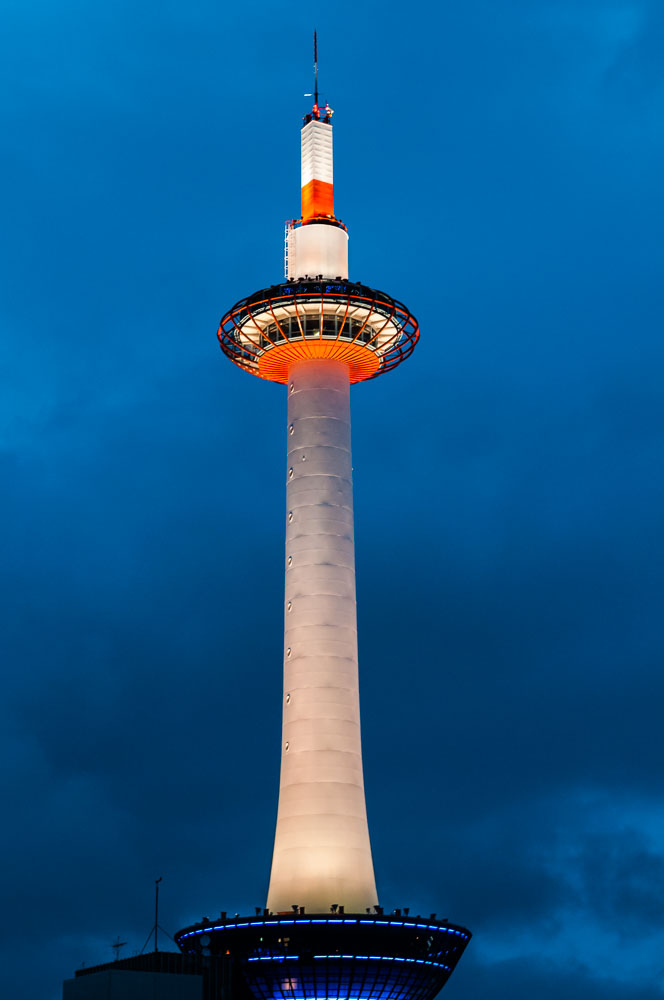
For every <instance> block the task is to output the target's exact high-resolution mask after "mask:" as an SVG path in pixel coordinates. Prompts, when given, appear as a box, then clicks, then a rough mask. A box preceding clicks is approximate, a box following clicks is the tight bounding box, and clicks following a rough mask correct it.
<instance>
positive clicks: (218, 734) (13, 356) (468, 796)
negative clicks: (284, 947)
mask: <svg viewBox="0 0 664 1000" xmlns="http://www.w3.org/2000/svg"><path fill="white" fill-rule="evenodd" d="M3 15H4V16H3V20H4V22H5V25H4V29H3V31H2V33H1V36H0V84H1V87H2V93H3V100H2V101H1V102H0V116H1V118H0V136H1V138H0V149H1V160H0V172H1V181H2V191H3V195H4V197H3V203H4V205H3V212H2V230H3V237H4V238H3V239H2V241H1V242H0V257H1V259H0V293H1V294H0V314H1V319H2V326H3V328H4V336H3V338H2V346H3V357H2V382H3V391H2V394H1V396H0V414H1V417H2V422H1V429H2V441H1V450H0V462H1V463H2V490H1V491H0V505H1V510H2V523H3V525H4V529H5V530H4V532H3V535H4V540H3V557H2V561H1V563H0V580H1V589H2V593H1V599H2V607H3V609H4V614H3V621H4V624H3V627H2V638H1V640H0V641H1V643H2V648H1V650H0V653H1V658H2V666H3V677H4V680H3V698H2V705H1V707H0V743H1V745H2V755H3V761H4V764H3V767H2V793H1V801H2V803H3V815H4V818H3V821H2V824H0V853H1V856H2V859H3V866H2V867H3V875H2V882H3V883H4V885H3V889H2V901H3V903H2V916H1V918H0V919H1V928H2V934H1V936H0V945H1V948H2V951H3V953H4V954H3V957H2V970H3V971H2V983H3V985H2V991H3V993H7V995H10V994H11V996H12V998H13V1000H35V998H41V1000H56V998H57V997H58V996H59V990H60V982H61V980H62V979H63V978H64V977H66V976H68V975H71V974H72V973H73V971H74V969H75V968H76V967H77V966H78V965H80V964H81V963H82V962H84V961H85V962H86V963H87V964H91V963H96V962H99V961H105V960H108V959H110V958H111V957H112V953H111V949H110V944H111V942H112V941H113V940H114V939H115V938H116V936H117V935H121V937H122V940H127V941H128V942H129V944H128V946H127V949H126V952H127V953H131V952H132V951H136V950H138V949H140V947H141V946H142V944H143V942H144V940H145V937H146V936H147V932H148V930H149V928H150V925H151V922H152V911H151V907H152V891H153V879H154V878H156V877H157V876H159V875H161V876H163V878H164V882H163V892H162V901H163V907H162V920H161V922H162V924H163V925H164V926H165V927H166V928H167V929H168V930H170V931H171V932H173V931H174V930H175V929H177V928H178V927H180V926H183V925H185V924H187V923H189V922H191V921H192V920H195V919H199V918H200V917H201V916H202V915H203V914H209V915H213V914H215V913H218V912H219V910H220V909H222V908H223V909H227V910H229V911H231V912H234V911H235V910H238V911H240V912H251V908H252V907H253V906H254V905H259V904H262V903H263V901H264V898H265V893H266V888H267V879H268V874H269V862H270V854H271V845H272V837H273V831H274V820H275V815H276V803H277V785H278V767H279V760H278V755H279V747H280V735H279V726H280V708H279V705H280V688H281V679H280V670H281V656H282V650H281V630H282V586H283V582H282V578H281V572H282V566H283V558H282V555H283V548H282V546H283V523H284V522H283V511H282V506H283V501H284V493H285V489H284V465H283V455H284V448H285V441H284V424H285V398H284V393H283V390H282V388H281V387H278V386H275V385H271V384H266V383H263V382H261V381H259V380H258V379H254V378H252V377H250V376H248V375H245V374H244V373H241V372H240V371H238V370H236V369H234V368H233V367H232V366H231V365H230V364H229V363H228V362H227V361H226V360H225V359H224V358H223V356H222V355H221V353H220V352H219V350H218V348H217V344H216V338H215V330H216V326H217V323H218V320H219V316H220V315H221V313H222V312H223V311H224V310H225V309H226V308H227V307H228V306H230V305H231V304H232V303H233V302H234V301H235V300H236V299H238V298H240V297H242V296H243V295H245V294H248V293H250V292H251V291H253V290H254V289H256V288H258V287H262V286H264V285H266V284H269V283H272V282H274V281H278V280H280V277H281V274H282V252H283V222H284V220H285V219H286V218H290V217H293V216H294V215H296V214H297V212H298V206H299V127H300V121H301V119H300V115H301V114H302V113H304V112H305V111H306V110H307V107H308V104H309V103H310V102H308V101H307V100H306V99H305V98H303V97H302V94H303V93H304V92H305V91H308V90H310V87H311V77H310V69H311V54H310V45H311V32H312V30H313V28H314V27H317V28H318V31H319V38H320V59H321V88H322V92H323V96H324V97H325V98H327V99H328V100H329V101H330V103H331V105H332V106H333V107H334V108H335V111H336V115H335V119H334V121H335V151H336V160H335V175H336V176H335V203H336V208H337V211H338V213H339V214H340V215H341V217H342V218H343V219H344V221H345V222H346V223H347V224H348V226H349V229H350V233H351V243H350V253H351V276H352V277H353V278H355V279H356V280H362V281H364V282H365V283H366V284H369V285H373V286H375V287H378V288H382V289H385V290H386V291H388V292H390V293H392V294H393V295H395V296H397V297H398V298H400V299H402V300H403V301H405V302H406V303H407V304H408V305H409V306H410V307H411V308H412V309H413V311H414V312H415V314H416V315H417V316H418V319H419V320H420V324H421V329H422V339H421V342H420V344H419V346H418V348H417V350H416V351H415V354H414V355H413V357H412V358H411V360H410V361H409V362H408V363H407V364H406V365H404V366H402V368H400V369H399V370H398V371H397V372H395V373H393V374H391V375H389V376H387V377H385V378H381V379H378V380H376V381H374V382H372V383H368V384H366V385H361V386H358V387H357V388H356V389H355V390H354V392H353V421H354V465H355V476H356V480H355V489H356V534H357V558H358V566H357V570H358V588H359V590H358V596H359V626H360V658H361V683H362V699H363V726H364V747H365V772H366V774H365V776H366V784H367V795H368V806H369V817H370V824H371V830H372V838H373V845H374V854H375V862H376V870H377V877H378V883H379V892H380V894H381V898H382V902H383V903H384V905H385V906H387V907H392V906H400V905H410V907H411V909H412V910H413V911H414V912H419V911H421V912H423V913H424V912H426V913H429V912H430V911H433V910H436V911H437V912H438V914H439V915H441V916H442V915H444V916H448V917H449V918H450V919H452V920H456V921H458V922H460V923H464V924H466V925H467V926H469V927H470V928H471V929H472V930H473V931H474V932H475V938H474V940H473V942H472V945H471V946H470V948H469V950H468V952H467V954H466V956H465V957H464V959H463V961H462V963H461V965H460V966H459V969H458V970H457V972H456V973H455V976H454V977H453V979H452V980H451V982H450V984H449V985H448V986H447V987H446V994H445V995H446V996H447V997H448V998H449V1000H454V998H456V1000H477V998H479V997H481V998H483V1000H533V998H537V1000H549V998H550V997H551V998H553V997H559V996H566V997H570V998H574V1000H599V998H600V997H601V998H602V1000H656V998H661V997H662V981H663V972H664V959H662V936H663V934H664V843H663V838H664V802H663V799H662V792H663V784H664V779H663V775H664V737H663V734H662V730H663V725H662V719H663V709H664V676H663V673H662V662H663V659H664V639H663V635H662V606H663V597H664V594H663V591H664V551H663V550H664V546H663V544H662V526H663V525H662V522H663V510H664V472H663V467H662V452H663V445H664V407H663V406H662V395H661V385H662V367H663V361H664V347H663V345H662V314H663V308H662V307H663V298H664V295H663V291H662V288H663V285H662V270H663V265H664V259H663V258H664V252H663V249H662V231H663V223H664V197H663V193H662V192H663V188H662V176H663V175H664V130H663V127H662V121H663V120H664V116H663V112H664V5H662V3H661V2H659V0H652V2H648V0H504V2H496V0H465V2H464V3H458V2H455V3H452V2H449V0H444V2H443V3H439V4H437V5H435V6H434V5H433V4H431V5H429V4H425V3H422V2H421V0H415V2H414V3H409V4H398V5H397V4H395V3H392V2H391V0H387V2H385V3H380V4H379V3H365V2H362V0H360V2H354V3H350V2H345V0H344V2H338V3H334V4H332V5H331V6H329V7H328V8H327V9H326V10H319V11H318V12H317V13H315V15H314V13H312V12H311V11H309V10H307V9H306V8H304V7H301V6H300V7H297V6H295V7H293V6H288V5H282V4H271V3H255V2H254V3H247V4H237V5H233V6H232V9H230V10H229V9H228V6H227V5H224V4H223V3H218V2H217V3H212V2H211V0H195V2H190V3H188V4H178V3H173V2H165V3H164V2H162V3H160V4H157V3H154V2H153V0H132V2H131V3H130V2H128V0H116V2H114V3H112V4H106V5H102V4H91V3H89V2H88V0H78V2H74V0H62V2H59V3H55V2H54V0H50V2H38V0H21V2H20V0H5V4H4V7H3Z"/></svg>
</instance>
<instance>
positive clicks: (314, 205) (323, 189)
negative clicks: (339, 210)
mask: <svg viewBox="0 0 664 1000" xmlns="http://www.w3.org/2000/svg"><path fill="white" fill-rule="evenodd" d="M320 215H331V216H334V202H333V198H332V185H331V184H328V182H327V181H309V183H308V184H305V185H304V187H303V188H302V218H303V220H304V221H305V222H306V221H307V219H315V218H316V217H317V216H320Z"/></svg>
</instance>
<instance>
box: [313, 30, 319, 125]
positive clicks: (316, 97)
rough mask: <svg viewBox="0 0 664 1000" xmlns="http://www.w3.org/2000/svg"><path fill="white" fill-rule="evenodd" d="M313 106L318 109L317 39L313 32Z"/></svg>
mask: <svg viewBox="0 0 664 1000" xmlns="http://www.w3.org/2000/svg"><path fill="white" fill-rule="evenodd" d="M314 104H315V106H316V107H318V39H317V38H316V32H315V31H314Z"/></svg>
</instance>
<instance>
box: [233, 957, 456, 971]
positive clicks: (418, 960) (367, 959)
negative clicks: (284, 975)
mask: <svg viewBox="0 0 664 1000" xmlns="http://www.w3.org/2000/svg"><path fill="white" fill-rule="evenodd" d="M286 957H287V958H290V957H291V956H290V955H288V956H286ZM333 958H336V959H340V958H343V959H357V961H359V962H408V963H411V964H414V965H434V966H436V968H438V969H447V970H448V971H449V968H450V967H449V965H445V963H444V962H434V961H432V960H431V959H427V958H403V957H401V956H400V955H314V960H316V961H319V960H325V961H329V959H333ZM249 961H250V962H256V961H259V960H258V959H255V958H250V959H249ZM260 961H267V960H266V959H260Z"/></svg>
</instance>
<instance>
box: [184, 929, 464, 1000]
mask: <svg viewBox="0 0 664 1000" xmlns="http://www.w3.org/2000/svg"><path fill="white" fill-rule="evenodd" d="M470 937H471V935H470V931H468V930H466V929H465V928H463V927H458V926H455V925H453V924H450V923H447V922H445V921H436V920H423V919H422V918H420V917H411V918H403V917H388V916H380V917H379V916H376V917H375V918H374V917H370V916H366V917H365V916H359V915H353V916H350V915H344V916H342V917H334V916H318V915H311V916H309V915H306V916H305V915H297V916H295V915H293V916H283V917H281V916H272V915H270V916H265V917H261V918H238V919H235V920H228V919H225V920H221V921H217V922H214V921H212V922H209V923H203V924H197V925H195V926H193V927H187V928H184V929H183V930H181V931H179V932H178V933H177V934H176V941H177V943H178V946H179V947H180V948H181V950H182V951H184V952H191V953H198V954H202V955H229V956H230V957H231V959H232V960H233V965H234V968H235V972H236V974H239V975H240V976H241V977H242V979H243V980H244V982H245V983H246V985H247V987H248V988H249V990H250V991H251V994H252V995H253V996H254V997H255V998H256V1000H431V998H433V997H434V996H435V995H436V994H437V993H438V992H439V991H440V990H441V989H442V987H443V986H444V985H445V983H446V982H447V980H448V979H449V977H450V975H451V974H452V972H453V970H454V968H455V966H456V964H457V962H458V961H459V959H460V957H461V955H462V953H463V951H464V949H465V947H466V945H467V944H468V941H469V940H470Z"/></svg>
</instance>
